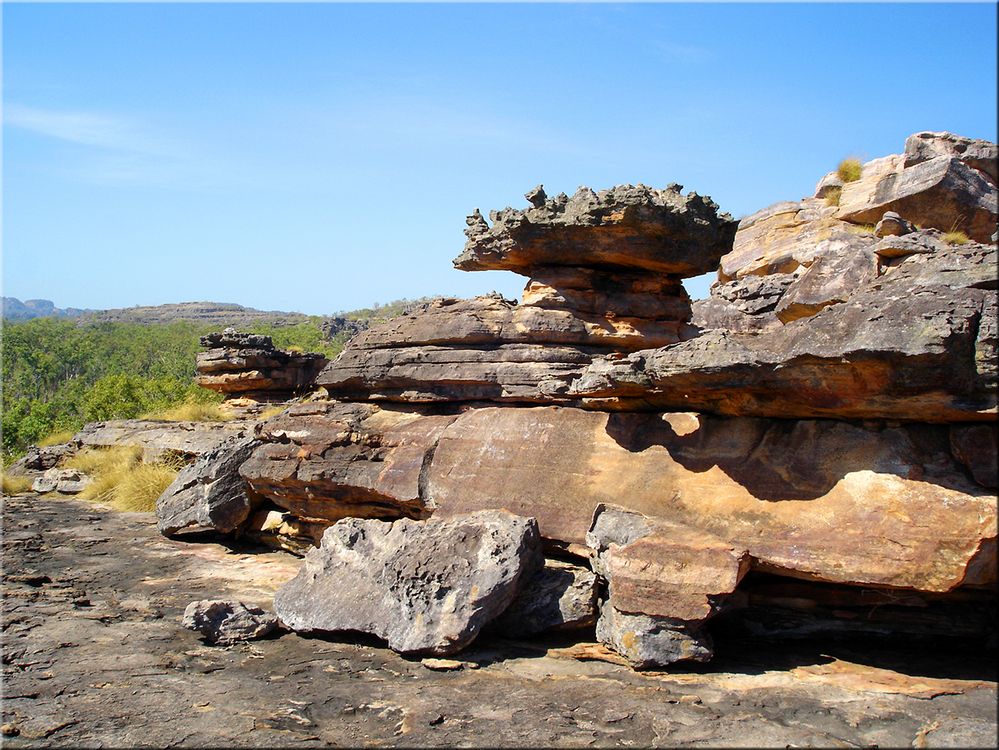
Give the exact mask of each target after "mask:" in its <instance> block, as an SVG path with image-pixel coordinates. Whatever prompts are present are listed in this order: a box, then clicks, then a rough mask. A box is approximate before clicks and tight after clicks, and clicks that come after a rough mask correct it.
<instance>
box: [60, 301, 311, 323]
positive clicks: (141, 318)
mask: <svg viewBox="0 0 999 750" xmlns="http://www.w3.org/2000/svg"><path fill="white" fill-rule="evenodd" d="M309 319H310V316H308V315H305V314H303V313H298V312H282V311H279V310H256V309H254V308H252V307H244V306H243V305H236V304H232V303H228V302H178V303H176V304H169V305H150V306H141V307H139V306H137V307H124V308H120V309H115V310H96V311H93V312H88V313H87V314H85V315H80V316H79V322H80V323H145V324H149V323H173V322H174V321H179V320H185V321H190V322H192V323H206V324H211V325H214V326H218V327H219V328H225V327H226V326H233V327H234V328H239V327H240V326H247V325H250V324H253V323H270V324H272V325H296V324H298V323H305V322H307V321H308V320H309Z"/></svg>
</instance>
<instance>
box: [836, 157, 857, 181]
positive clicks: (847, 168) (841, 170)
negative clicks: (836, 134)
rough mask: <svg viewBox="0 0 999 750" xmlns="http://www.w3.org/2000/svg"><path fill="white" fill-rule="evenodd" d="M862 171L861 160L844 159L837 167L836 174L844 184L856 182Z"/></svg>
mask: <svg viewBox="0 0 999 750" xmlns="http://www.w3.org/2000/svg"><path fill="white" fill-rule="evenodd" d="M862 171H863V166H862V165H861V163H860V159H843V161H841V162H840V163H839V166H838V167H836V174H837V176H838V177H839V178H840V179H841V180H843V182H856V181H857V180H859V179H860V173H861V172H862Z"/></svg>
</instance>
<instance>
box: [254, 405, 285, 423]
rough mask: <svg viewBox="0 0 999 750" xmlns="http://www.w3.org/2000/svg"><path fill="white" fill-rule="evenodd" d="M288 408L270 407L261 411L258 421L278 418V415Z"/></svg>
mask: <svg viewBox="0 0 999 750" xmlns="http://www.w3.org/2000/svg"><path fill="white" fill-rule="evenodd" d="M287 408H288V407H287V406H268V407H267V408H266V409H264V410H263V411H261V412H260V414H259V415H257V419H259V420H261V421H262V420H264V419H270V418H271V417H276V416H277V415H278V414H280V413H281V412H283V411H284V410H285V409H287Z"/></svg>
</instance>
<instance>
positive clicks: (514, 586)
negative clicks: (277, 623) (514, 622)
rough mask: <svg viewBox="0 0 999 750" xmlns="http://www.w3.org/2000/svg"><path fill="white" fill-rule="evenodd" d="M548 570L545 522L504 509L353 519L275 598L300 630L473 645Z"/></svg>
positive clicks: (405, 643) (449, 647) (408, 645)
mask: <svg viewBox="0 0 999 750" xmlns="http://www.w3.org/2000/svg"><path fill="white" fill-rule="evenodd" d="M541 565H542V558H541V546H540V539H539V537H538V530H537V524H536V523H535V522H534V521H533V520H532V519H527V518H522V517H519V516H515V515H513V514H511V513H506V512H502V511H483V512H480V513H473V514H469V515H466V516H463V517H460V518H453V519H451V520H447V521H445V520H438V519H431V520H429V521H412V520H410V519H402V520H399V521H395V522H392V523H386V522H383V521H371V520H360V519H356V518H350V519H344V520H342V521H339V522H338V523H336V524H334V525H333V526H331V527H330V528H329V529H327V530H326V533H325V534H323V540H322V544H321V546H320V547H319V548H318V549H314V550H312V551H311V552H309V553H308V554H307V555H306V556H305V565H304V566H303V567H302V570H301V572H300V573H299V574H298V576H297V577H296V578H294V579H293V580H291V581H289V582H288V583H287V584H286V585H285V586H284V587H282V588H281V589H280V590H279V591H278V593H277V594H276V595H275V597H274V607H275V609H276V611H277V613H278V616H279V617H280V618H281V620H282V622H284V624H285V625H287V626H288V627H290V628H292V629H293V630H296V631H343V630H355V631H361V632H364V633H371V634H373V635H377V636H378V637H380V638H384V639H385V640H386V641H388V645H389V646H390V647H391V648H392V649H394V650H396V651H398V652H400V653H407V654H409V653H411V654H434V655H439V656H446V655H448V654H453V653H456V652H458V651H460V650H461V649H462V648H464V647H465V646H467V645H468V644H469V643H471V642H472V641H473V640H474V639H475V637H476V636H477V635H478V633H479V631H480V630H481V629H482V627H483V626H484V625H486V624H487V623H488V622H489V621H490V620H492V619H493V618H495V617H496V616H497V615H499V614H500V613H501V612H502V611H503V610H504V609H505V608H506V607H507V605H509V604H510V602H511V601H512V600H513V599H514V597H515V596H516V594H517V590H518V588H519V585H520V584H521V583H522V582H523V580H524V579H526V578H528V577H529V576H531V575H532V574H533V573H534V572H535V571H536V570H538V569H539V568H540V567H541Z"/></svg>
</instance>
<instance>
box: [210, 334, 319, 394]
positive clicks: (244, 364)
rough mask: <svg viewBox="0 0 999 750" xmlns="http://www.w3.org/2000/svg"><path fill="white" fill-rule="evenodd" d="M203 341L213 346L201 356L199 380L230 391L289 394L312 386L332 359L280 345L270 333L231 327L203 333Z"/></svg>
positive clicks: (228, 392) (220, 391) (236, 392)
mask: <svg viewBox="0 0 999 750" xmlns="http://www.w3.org/2000/svg"><path fill="white" fill-rule="evenodd" d="M201 345H202V346H205V347H209V349H208V351H205V352H201V353H199V354H198V356H197V370H198V376H197V377H196V378H195V382H196V383H197V384H198V385H200V386H201V387H203V388H208V389H209V390H213V391H218V392H219V393H224V394H227V395H228V394H237V395H239V396H259V397H261V398H278V399H280V398H286V397H288V396H290V395H293V394H295V393H298V392H300V391H302V390H304V389H306V388H309V387H310V386H312V384H313V382H314V381H315V379H316V375H318V374H319V372H320V371H321V370H322V369H323V367H325V366H326V363H327V361H328V360H327V359H326V358H325V357H323V356H322V355H321V354H315V353H297V352H287V351H283V350H281V349H276V348H274V344H273V343H272V341H271V338H270V336H263V335H259V334H249V333H237V332H236V331H234V330H233V329H231V328H227V329H226V330H225V331H223V332H222V333H212V334H209V335H207V336H204V337H202V339H201Z"/></svg>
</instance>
